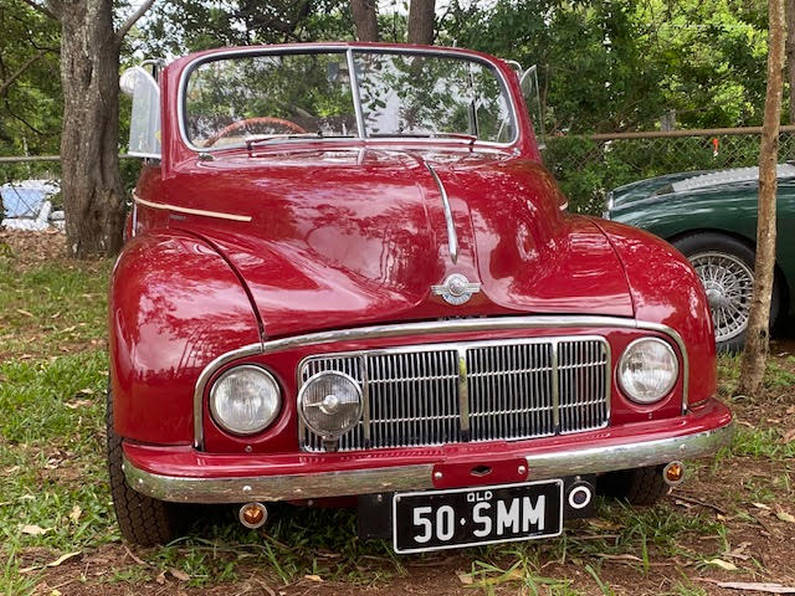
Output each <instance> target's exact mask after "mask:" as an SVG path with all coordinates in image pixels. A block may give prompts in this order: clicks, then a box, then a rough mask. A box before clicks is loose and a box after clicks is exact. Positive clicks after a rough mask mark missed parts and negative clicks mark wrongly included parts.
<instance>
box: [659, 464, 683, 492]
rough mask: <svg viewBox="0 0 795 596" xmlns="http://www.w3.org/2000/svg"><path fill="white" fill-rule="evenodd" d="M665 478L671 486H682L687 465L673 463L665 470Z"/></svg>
mask: <svg viewBox="0 0 795 596" xmlns="http://www.w3.org/2000/svg"><path fill="white" fill-rule="evenodd" d="M663 478H664V479H665V482H667V483H668V484H669V485H671V486H676V485H677V484H681V483H682V480H684V479H685V464H683V463H682V462H680V461H672V462H671V463H669V464H668V465H667V466H665V468H663Z"/></svg>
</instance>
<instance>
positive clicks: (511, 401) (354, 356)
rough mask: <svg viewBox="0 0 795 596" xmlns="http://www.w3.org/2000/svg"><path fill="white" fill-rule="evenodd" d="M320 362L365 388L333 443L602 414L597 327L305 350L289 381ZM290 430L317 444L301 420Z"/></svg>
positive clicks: (450, 434) (579, 422) (562, 429)
mask: <svg viewBox="0 0 795 596" xmlns="http://www.w3.org/2000/svg"><path fill="white" fill-rule="evenodd" d="M559 354H562V359H559V357H558V355H559ZM559 360H560V365H558V362H559ZM326 371H336V372H343V373H345V374H348V375H351V376H353V377H355V378H357V379H358V380H359V381H360V382H361V384H362V386H365V387H366V388H367V392H368V400H369V407H370V411H371V418H370V419H369V420H368V421H364V420H360V423H359V425H358V426H357V427H356V428H355V432H354V433H353V436H349V437H346V436H345V435H343V438H346V439H347V440H345V441H344V442H342V443H341V444H340V445H339V450H340V451H355V450H360V449H368V448H373V449H382V448H394V447H426V446H431V445H442V444H445V443H451V442H461V441H470V440H471V441H494V440H509V441H515V440H522V439H531V438H538V437H545V436H550V435H554V434H568V433H572V432H583V431H587V430H595V429H599V428H604V427H605V426H607V424H608V422H609V417H610V378H611V372H612V367H611V355H610V346H609V344H608V342H607V340H606V339H605V338H604V337H602V336H598V335H571V336H563V337H559V336H553V337H540V338H521V339H503V340H487V341H477V340H476V341H469V342H456V343H442V344H420V345H411V346H401V347H396V348H379V349H373V350H357V351H349V352H332V353H329V354H317V355H311V356H307V357H306V358H304V359H303V360H301V362H300V363H299V364H298V368H297V386H298V387H302V386H303V385H304V384H305V383H306V382H307V379H309V378H311V377H313V376H314V375H317V374H319V373H320V372H326ZM368 376H369V377H370V378H368ZM365 379H367V381H366V382H365ZM299 395H300V392H299ZM298 434H299V444H300V446H301V449H303V450H304V451H310V452H317V451H324V450H325V445H324V443H323V442H322V440H321V438H320V437H319V436H318V435H316V434H315V433H312V432H311V431H309V430H308V429H307V428H306V425H304V424H299V430H298ZM365 437H370V441H367V440H366V439H365Z"/></svg>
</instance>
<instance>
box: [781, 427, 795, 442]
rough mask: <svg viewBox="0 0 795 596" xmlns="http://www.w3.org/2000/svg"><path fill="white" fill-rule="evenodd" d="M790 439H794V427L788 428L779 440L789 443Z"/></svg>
mask: <svg viewBox="0 0 795 596" xmlns="http://www.w3.org/2000/svg"><path fill="white" fill-rule="evenodd" d="M792 441H795V428H791V429H789V430H788V431H787V432H785V433H784V436H783V437H781V442H782V443H784V444H785V445H786V444H787V443H791V442H792Z"/></svg>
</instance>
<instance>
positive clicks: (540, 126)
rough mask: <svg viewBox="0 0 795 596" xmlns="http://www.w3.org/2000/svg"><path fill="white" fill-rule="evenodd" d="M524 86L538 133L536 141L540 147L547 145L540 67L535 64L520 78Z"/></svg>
mask: <svg viewBox="0 0 795 596" xmlns="http://www.w3.org/2000/svg"><path fill="white" fill-rule="evenodd" d="M519 82H520V83H521V86H522V95H523V96H524V103H525V105H526V106H527V111H528V112H529V113H530V120H531V121H532V123H533V129H534V130H535V133H536V141H537V142H538V147H539V149H543V148H544V147H546V140H545V139H544V114H543V113H542V109H541V93H540V91H539V89H538V69H537V67H536V65H535V64H534V65H533V66H531V67H530V68H528V69H527V70H526V71H524V74H523V75H522V78H521V79H519Z"/></svg>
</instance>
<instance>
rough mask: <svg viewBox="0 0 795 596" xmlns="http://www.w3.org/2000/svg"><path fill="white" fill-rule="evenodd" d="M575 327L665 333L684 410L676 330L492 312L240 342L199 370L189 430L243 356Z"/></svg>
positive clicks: (200, 442) (200, 434)
mask: <svg viewBox="0 0 795 596" xmlns="http://www.w3.org/2000/svg"><path fill="white" fill-rule="evenodd" d="M575 327H610V328H618V329H640V330H646V331H656V332H659V333H662V334H663V335H666V336H667V337H668V338H669V339H671V341H673V342H674V343H675V344H676V345H677V347H678V348H679V354H680V357H681V358H682V371H681V374H682V413H685V412H686V411H687V394H688V385H689V378H690V377H689V375H690V365H689V361H688V357H687V348H686V347H685V342H684V340H683V339H682V337H681V336H680V335H679V333H677V332H676V331H675V330H674V329H672V328H670V327H668V326H667V325H663V324H662V323H654V322H649V321H638V320H635V319H630V318H623V317H610V316H590V315H561V316H556V315H539V316H519V317H495V318H477V319H452V320H442V321H420V322H414V323H401V324H389V325H373V326H370V327H357V328H353V329H334V330H331V331H318V332H315V333H307V334H304V335H293V336H290V337H284V338H281V339H273V340H269V341H265V342H257V343H253V344H249V345H246V346H241V347H240V348H236V349H234V350H230V351H229V352H226V353H224V354H221V355H220V356H218V357H217V358H215V359H214V360H212V361H211V362H210V363H209V364H207V366H205V367H204V369H202V372H201V373H200V374H199V377H198V379H197V380H196V388H195V390H194V392H193V434H194V445H195V446H196V447H197V448H200V449H201V448H203V446H204V427H203V404H204V394H205V389H206V388H207V384H208V383H209V382H210V379H211V378H212V377H213V376H214V375H215V373H216V372H217V371H218V370H219V369H220V368H222V367H223V366H225V365H227V364H229V363H230V362H233V361H235V360H238V359H241V358H247V357H251V356H257V355H261V354H270V353H273V352H281V351H284V350H289V349H294V348H300V347H303V346H308V345H321V344H329V343H335V342H348V341H361V340H372V339H387V338H395V337H406V336H410V335H417V336H423V335H427V334H434V333H472V332H481V331H482V332H494V331H503V330H512V329H516V330H520V329H549V328H560V329H565V328H569V329H571V328H575Z"/></svg>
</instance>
